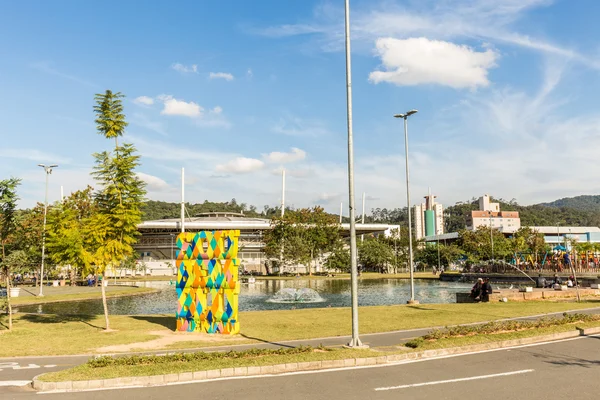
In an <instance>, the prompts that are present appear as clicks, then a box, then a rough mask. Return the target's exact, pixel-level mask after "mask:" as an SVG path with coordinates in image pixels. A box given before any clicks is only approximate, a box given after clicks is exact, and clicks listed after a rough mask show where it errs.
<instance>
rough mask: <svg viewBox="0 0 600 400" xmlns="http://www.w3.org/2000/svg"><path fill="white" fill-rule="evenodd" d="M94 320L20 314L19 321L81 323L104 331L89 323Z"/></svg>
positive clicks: (77, 316)
mask: <svg viewBox="0 0 600 400" xmlns="http://www.w3.org/2000/svg"><path fill="white" fill-rule="evenodd" d="M95 318H96V316H95V315H59V314H21V315H20V317H19V319H21V320H23V321H28V322H32V323H34V324H64V323H67V322H81V323H84V324H86V325H89V326H91V327H92V328H98V329H104V327H102V326H97V325H94V324H92V323H90V321H92V320H94V319H95Z"/></svg>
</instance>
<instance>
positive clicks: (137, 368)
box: [41, 321, 600, 382]
mask: <svg viewBox="0 0 600 400" xmlns="http://www.w3.org/2000/svg"><path fill="white" fill-rule="evenodd" d="M581 326H584V327H588V328H589V327H593V326H594V327H595V326H600V321H595V322H588V323H585V324H577V323H574V324H567V325H560V326H552V327H547V328H542V329H531V330H526V331H518V332H503V333H498V334H492V335H475V336H468V337H454V338H448V339H441V340H436V341H433V342H426V343H425V344H423V345H422V346H420V347H419V348H418V349H408V348H402V347H400V346H398V348H397V349H392V350H390V349H387V350H386V351H385V352H382V351H379V350H377V349H367V350H352V349H339V348H334V349H329V351H326V352H321V351H314V352H310V353H302V354H289V355H268V356H259V357H250V358H229V359H227V358H226V359H218V360H202V361H177V362H167V363H160V364H149V365H118V366H106V367H100V368H93V367H91V366H89V365H87V364H84V365H80V366H77V367H75V368H72V369H68V370H63V371H59V372H53V373H49V374H45V375H43V376H42V377H41V380H43V381H47V382H61V381H69V380H74V381H77V380H91V379H111V378H121V377H134V376H151V375H162V374H174V373H181V372H195V371H207V370H211V369H220V368H235V367H254V366H264V365H275V364H285V363H297V362H309V361H323V360H340V359H345V358H367V357H378V356H381V355H388V354H399V353H406V352H409V351H412V352H415V351H423V350H431V349H442V348H452V347H462V346H469V345H474V344H485V343H492V342H500V341H505V340H514V339H523V338H528V337H534V336H543V335H549V334H552V333H559V332H569V331H575V330H576V328H577V327H581Z"/></svg>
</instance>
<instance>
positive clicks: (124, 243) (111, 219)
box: [88, 90, 146, 330]
mask: <svg viewBox="0 0 600 400" xmlns="http://www.w3.org/2000/svg"><path fill="white" fill-rule="evenodd" d="M122 97H123V95H122V94H121V93H115V94H113V93H112V92H111V91H109V90H107V91H106V93H105V94H103V95H102V94H100V95H96V102H97V105H96V107H94V111H95V112H96V115H97V119H96V124H97V129H98V133H100V134H103V135H104V136H105V137H106V138H107V139H110V138H113V137H114V138H115V144H116V145H115V150H114V154H113V153H111V152H107V151H104V152H102V153H96V154H94V158H95V159H96V165H95V166H94V171H93V172H92V175H93V176H94V178H95V179H96V181H97V182H98V184H99V185H98V186H99V187H100V188H101V189H100V190H99V191H98V192H96V194H95V196H94V199H95V202H96V206H97V212H96V213H95V214H94V215H93V216H92V217H91V218H90V221H89V224H88V229H89V231H88V233H89V238H90V240H91V246H92V247H93V249H94V251H93V261H94V264H95V266H96V269H97V271H98V272H99V273H101V274H102V285H101V288H102V303H103V306H104V317H105V321H106V329H107V330H109V329H110V325H109V320H108V306H107V304H106V289H105V287H104V285H105V282H104V281H105V280H106V270H107V268H109V267H110V268H113V269H114V270H115V271H116V268H117V267H118V266H119V264H120V263H121V262H123V260H125V259H126V258H127V257H130V256H131V255H133V254H134V249H133V245H134V244H135V243H136V242H137V236H138V235H139V232H138V230H137V225H138V224H139V223H140V222H141V221H142V211H141V208H142V205H143V201H144V196H145V194H146V190H145V183H144V182H143V181H142V180H141V179H139V178H138V176H137V174H136V172H135V170H136V168H137V167H138V166H139V165H140V156H139V155H137V154H136V149H135V147H134V146H133V145H132V144H129V143H124V144H123V145H121V146H120V145H119V142H118V140H117V138H118V137H119V136H122V135H123V132H124V130H125V127H126V126H127V122H125V115H124V113H123V107H122V104H121V100H120V99H121V98H122Z"/></svg>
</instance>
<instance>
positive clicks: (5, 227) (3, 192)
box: [0, 178, 21, 330]
mask: <svg viewBox="0 0 600 400" xmlns="http://www.w3.org/2000/svg"><path fill="white" fill-rule="evenodd" d="M20 183H21V180H20V179H17V178H10V179H4V180H1V181H0V244H1V245H2V261H1V262H2V270H3V274H4V277H5V279H6V299H7V308H8V329H9V330H12V306H11V304H10V278H11V268H10V267H11V266H12V265H13V261H14V260H12V259H9V258H8V255H9V249H7V245H8V243H9V242H10V241H11V240H12V241H13V242H14V240H15V238H14V234H15V232H16V230H17V219H16V209H17V201H18V200H19V196H18V195H17V187H18V186H19V184H20Z"/></svg>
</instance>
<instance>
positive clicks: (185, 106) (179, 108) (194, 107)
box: [158, 95, 204, 117]
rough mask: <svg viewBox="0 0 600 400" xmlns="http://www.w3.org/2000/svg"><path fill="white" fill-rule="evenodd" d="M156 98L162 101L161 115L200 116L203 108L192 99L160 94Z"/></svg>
mask: <svg viewBox="0 0 600 400" xmlns="http://www.w3.org/2000/svg"><path fill="white" fill-rule="evenodd" d="M158 99H159V100H161V101H162V102H163V103H164V108H163V110H162V111H161V112H160V113H161V114H163V115H181V116H184V117H201V116H202V114H203V112H204V109H203V108H202V107H201V106H200V105H198V104H196V103H194V102H193V101H190V102H186V101H183V100H177V99H176V98H174V97H173V96H168V95H161V96H158Z"/></svg>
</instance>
